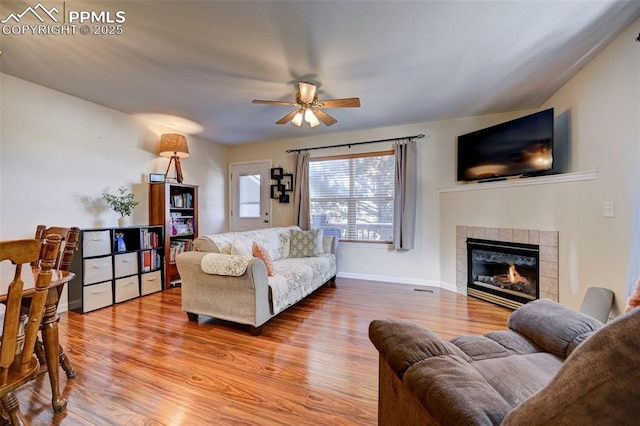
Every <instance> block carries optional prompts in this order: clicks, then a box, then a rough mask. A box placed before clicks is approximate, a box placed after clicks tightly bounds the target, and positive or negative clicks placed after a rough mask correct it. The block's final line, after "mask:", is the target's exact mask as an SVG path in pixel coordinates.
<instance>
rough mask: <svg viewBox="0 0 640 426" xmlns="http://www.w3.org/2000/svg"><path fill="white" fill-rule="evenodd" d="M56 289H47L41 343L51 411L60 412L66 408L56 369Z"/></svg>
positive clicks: (57, 351) (57, 353)
mask: <svg viewBox="0 0 640 426" xmlns="http://www.w3.org/2000/svg"><path fill="white" fill-rule="evenodd" d="M57 306H58V291H57V290H56V289H51V288H50V289H49V294H48V296H47V305H46V308H45V311H44V317H43V318H42V343H43V345H44V353H45V356H46V358H47V370H48V373H49V382H50V383H51V404H52V405H53V411H55V412H56V413H60V412H62V411H64V410H65V409H66V408H67V400H66V399H64V398H63V397H62V395H61V394H60V372H59V369H58V362H59V361H58V360H59V356H60V355H59V354H60V352H59V347H58V345H59V343H58V313H57V312H56V311H57Z"/></svg>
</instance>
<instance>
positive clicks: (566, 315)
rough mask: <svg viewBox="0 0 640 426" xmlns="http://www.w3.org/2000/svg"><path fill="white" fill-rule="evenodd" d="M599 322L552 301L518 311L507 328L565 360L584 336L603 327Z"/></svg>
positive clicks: (528, 306) (540, 301)
mask: <svg viewBox="0 0 640 426" xmlns="http://www.w3.org/2000/svg"><path fill="white" fill-rule="evenodd" d="M603 325H604V324H602V323H601V322H600V321H598V320H597V319H595V318H591V317H590V316H588V315H585V314H583V313H581V312H576V311H574V310H572V309H569V308H567V307H566V306H563V305H561V304H559V303H556V302H554V301H552V300H549V299H538V300H534V301H533V302H529V303H527V304H526V305H523V306H521V307H520V308H518V309H516V310H515V311H514V312H513V313H512V314H511V315H510V316H509V320H508V321H507V326H508V327H509V328H510V329H512V330H514V331H517V332H518V333H520V334H522V335H524V336H525V337H527V338H528V339H531V340H532V341H533V342H534V343H535V344H536V345H538V346H540V347H541V348H542V349H543V350H545V351H547V352H550V353H552V354H554V355H555V356H558V357H560V358H566V357H567V356H568V355H569V352H570V351H571V350H572V349H573V348H574V347H575V345H576V342H578V341H582V340H583V338H582V337H581V336H582V335H583V334H586V333H591V332H594V331H597V330H599V329H600V328H602V327H603Z"/></svg>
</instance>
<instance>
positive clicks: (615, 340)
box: [503, 308, 640, 426]
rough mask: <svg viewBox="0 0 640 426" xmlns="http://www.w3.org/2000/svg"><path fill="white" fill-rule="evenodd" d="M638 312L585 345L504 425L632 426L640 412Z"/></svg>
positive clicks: (619, 320) (633, 311)
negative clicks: (639, 403)
mask: <svg viewBox="0 0 640 426" xmlns="http://www.w3.org/2000/svg"><path fill="white" fill-rule="evenodd" d="M638 330H640V308H636V309H634V310H632V311H630V312H629V313H627V314H624V315H622V316H620V317H618V318H617V319H615V320H614V321H612V322H611V323H609V324H608V325H607V326H606V327H605V328H603V329H601V330H600V331H597V332H595V333H594V334H593V335H592V336H591V337H590V338H588V339H586V340H585V341H584V343H582V344H581V345H580V346H579V347H578V348H576V349H575V350H574V351H573V353H572V354H571V355H570V356H569V358H567V360H566V361H565V362H564V364H563V366H562V367H561V368H560V370H559V371H558V374H557V375H556V376H555V377H554V378H553V379H552V380H551V382H550V383H549V384H548V385H547V386H546V387H545V388H543V389H541V390H540V391H539V392H538V393H536V394H535V395H534V396H532V397H531V398H529V399H528V400H526V401H524V402H523V403H522V404H521V405H519V406H518V407H516V408H515V409H514V410H513V411H511V412H510V413H509V415H508V416H507V417H506V418H505V420H504V423H503V424H504V425H507V426H508V425H547V424H553V425H596V424H597V425H627V424H628V425H631V424H637V423H636V422H637V419H638V413H639V412H640V408H639V405H638V401H640V386H639V385H638V384H639V383H640V368H638V366H640V339H638Z"/></svg>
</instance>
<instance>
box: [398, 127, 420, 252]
mask: <svg viewBox="0 0 640 426" xmlns="http://www.w3.org/2000/svg"><path fill="white" fill-rule="evenodd" d="M417 172H418V154H417V145H416V141H414V140H410V141H408V142H406V143H398V144H397V145H396V177H395V198H394V200H393V203H394V205H393V246H394V248H395V249H396V250H411V249H413V248H414V243H415V233H416V232H415V230H416V195H417V185H418V178H417Z"/></svg>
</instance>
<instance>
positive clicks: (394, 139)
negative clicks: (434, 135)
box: [287, 133, 424, 153]
mask: <svg viewBox="0 0 640 426" xmlns="http://www.w3.org/2000/svg"><path fill="white" fill-rule="evenodd" d="M422 138H424V135H423V134H422V133H420V134H419V135H414V136H404V137H402V138H391V139H379V140H377V141H365V142H353V143H341V144H338V145H328V146H314V147H311V148H300V149H288V150H287V153H291V152H297V153H300V152H302V151H312V150H314V149H327V148H340V147H343V146H348V147H349V148H351V147H352V146H356V145H365V144H368V143H379V142H393V141H402V140H405V139H422Z"/></svg>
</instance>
